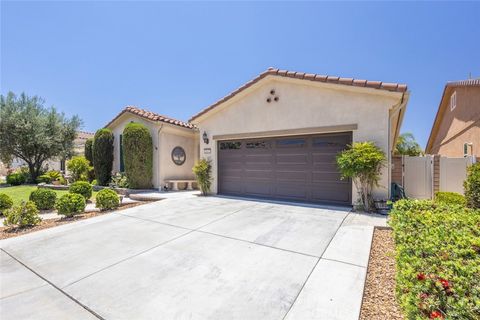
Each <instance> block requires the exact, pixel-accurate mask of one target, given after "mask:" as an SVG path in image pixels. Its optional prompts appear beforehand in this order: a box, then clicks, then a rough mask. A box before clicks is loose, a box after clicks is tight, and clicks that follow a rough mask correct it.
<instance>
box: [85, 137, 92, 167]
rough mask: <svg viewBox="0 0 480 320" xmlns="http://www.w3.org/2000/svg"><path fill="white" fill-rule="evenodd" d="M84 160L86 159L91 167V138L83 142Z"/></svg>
mask: <svg viewBox="0 0 480 320" xmlns="http://www.w3.org/2000/svg"><path fill="white" fill-rule="evenodd" d="M84 156H85V159H87V160H88V161H89V162H90V164H91V165H93V138H89V139H87V141H85V151H84Z"/></svg>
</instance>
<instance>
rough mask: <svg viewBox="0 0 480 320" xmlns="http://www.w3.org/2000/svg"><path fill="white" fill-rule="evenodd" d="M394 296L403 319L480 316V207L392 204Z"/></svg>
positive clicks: (424, 202) (410, 202)
mask: <svg viewBox="0 0 480 320" xmlns="http://www.w3.org/2000/svg"><path fill="white" fill-rule="evenodd" d="M389 224H390V225H391V227H392V228H393V235H394V239H395V245H396V263H397V288H396V291H397V298H398V301H399V303H400V306H401V307H402V309H403V312H404V316H405V318H406V319H462V320H463V319H480V303H479V302H480V281H479V279H480V210H473V209H469V208H465V207H464V206H462V205H459V204H449V205H447V204H444V203H441V202H440V203H438V202H437V203H435V202H433V201H428V200H400V201H398V202H396V203H395V205H394V207H393V210H392V211H391V214H390V221H389Z"/></svg>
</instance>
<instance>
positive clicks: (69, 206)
mask: <svg viewBox="0 0 480 320" xmlns="http://www.w3.org/2000/svg"><path fill="white" fill-rule="evenodd" d="M85 206H86V202H85V198H84V197H83V196H82V195H80V194H77V193H67V194H65V195H63V196H61V197H60V198H59V199H58V200H57V203H56V205H55V208H57V210H58V214H62V215H65V216H67V217H71V216H74V215H75V214H77V213H82V212H83V211H84V210H85Z"/></svg>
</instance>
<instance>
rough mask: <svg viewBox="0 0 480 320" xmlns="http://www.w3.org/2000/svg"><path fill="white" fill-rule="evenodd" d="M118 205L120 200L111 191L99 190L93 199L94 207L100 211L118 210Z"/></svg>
mask: <svg viewBox="0 0 480 320" xmlns="http://www.w3.org/2000/svg"><path fill="white" fill-rule="evenodd" d="M119 205H120V198H119V197H118V195H117V193H116V192H115V191H113V190H112V189H103V190H100V191H99V192H98V193H97V196H96V197H95V206H96V207H97V208H99V209H100V210H102V211H104V210H111V209H115V208H118V206H119Z"/></svg>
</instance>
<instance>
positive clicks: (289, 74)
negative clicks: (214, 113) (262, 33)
mask: <svg viewBox="0 0 480 320" xmlns="http://www.w3.org/2000/svg"><path fill="white" fill-rule="evenodd" d="M267 76H280V77H286V78H295V79H301V80H309V81H317V82H325V83H333V84H340V85H348V86H355V87H365V88H373V89H379V90H387V91H393V92H406V91H407V85H406V84H399V83H390V82H382V81H370V80H360V79H353V78H341V77H336V76H329V75H321V74H314V73H304V72H296V71H288V70H280V69H274V68H268V69H267V70H266V71H264V72H262V73H261V74H260V75H259V76H257V77H256V78H255V79H253V80H250V81H249V82H247V83H245V84H244V85H243V86H241V87H240V88H238V89H236V90H234V91H232V92H231V93H230V94H228V95H227V96H225V97H223V98H222V99H220V100H218V101H217V102H215V103H213V104H212V105H210V106H208V107H207V108H205V109H203V110H202V111H200V112H199V113H197V114H196V115H194V116H193V117H191V118H190V120H189V121H192V120H194V119H196V118H198V117H200V116H201V115H203V114H205V113H207V112H209V111H210V110H212V109H213V108H215V107H216V106H218V105H220V104H222V103H224V102H225V101H227V100H229V99H231V98H233V97H234V96H235V95H237V94H238V93H240V92H242V91H243V90H245V89H247V88H249V87H251V86H252V85H254V84H255V83H257V82H258V81H260V80H261V79H263V78H265V77H267Z"/></svg>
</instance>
